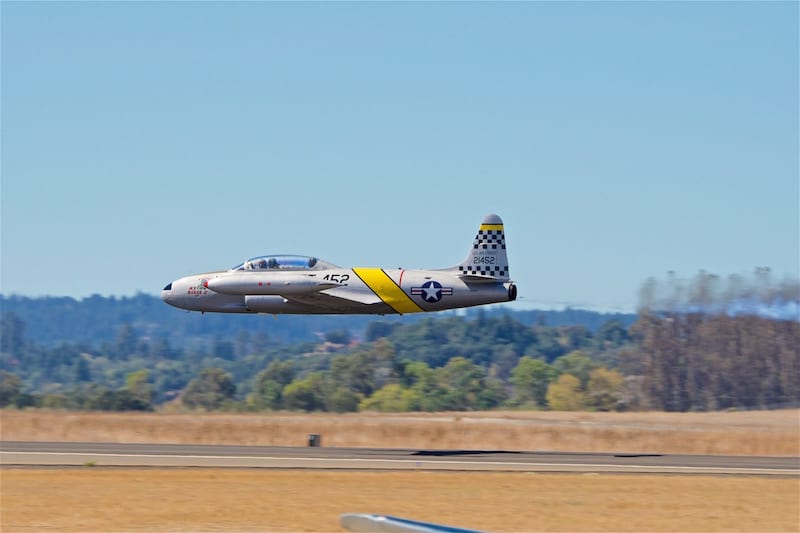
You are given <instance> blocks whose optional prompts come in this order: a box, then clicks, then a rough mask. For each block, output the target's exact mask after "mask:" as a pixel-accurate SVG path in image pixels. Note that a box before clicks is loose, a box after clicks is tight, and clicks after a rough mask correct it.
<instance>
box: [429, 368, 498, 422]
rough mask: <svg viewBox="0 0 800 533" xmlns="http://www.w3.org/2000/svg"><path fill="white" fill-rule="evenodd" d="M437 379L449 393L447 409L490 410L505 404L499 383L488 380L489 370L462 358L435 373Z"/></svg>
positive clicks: (446, 402) (447, 395) (446, 398)
mask: <svg viewBox="0 0 800 533" xmlns="http://www.w3.org/2000/svg"><path fill="white" fill-rule="evenodd" d="M436 377H437V380H438V381H439V384H440V385H441V386H442V387H443V388H444V389H445V390H446V395H445V405H446V407H445V408H447V409H452V410H455V411H463V410H470V409H491V408H492V407H497V406H498V405H500V404H502V403H503V401H505V399H506V397H507V396H506V393H505V390H504V388H503V387H502V384H501V383H499V381H498V380H496V379H492V378H489V377H488V376H487V375H486V370H484V369H483V368H481V367H480V366H478V365H476V364H474V363H472V362H470V361H468V360H466V359H464V358H463V357H454V358H452V359H450V361H449V362H448V363H447V365H445V366H444V367H442V368H440V369H438V370H437V371H436Z"/></svg>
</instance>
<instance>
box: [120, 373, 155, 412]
mask: <svg viewBox="0 0 800 533" xmlns="http://www.w3.org/2000/svg"><path fill="white" fill-rule="evenodd" d="M125 389H126V390H128V391H129V392H130V393H131V395H132V396H133V398H135V399H136V400H138V401H140V402H141V403H142V404H144V405H147V406H150V407H151V408H152V404H153V399H154V398H155V391H154V390H153V385H152V383H150V371H149V370H147V369H145V368H143V369H141V370H137V371H136V372H131V373H130V374H128V375H127V376H125Z"/></svg>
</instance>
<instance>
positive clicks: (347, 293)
mask: <svg viewBox="0 0 800 533" xmlns="http://www.w3.org/2000/svg"><path fill="white" fill-rule="evenodd" d="M321 292H322V293H323V294H327V295H328V296H333V297H334V298H342V299H344V300H350V301H352V302H358V303H360V304H367V305H371V304H378V303H381V302H382V301H383V300H381V298H380V296H378V295H377V294H375V293H374V292H372V291H369V292H367V291H355V290H353V289H351V288H349V287H341V286H340V287H334V288H332V289H325V290H323V291H321Z"/></svg>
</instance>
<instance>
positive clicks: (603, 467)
mask: <svg viewBox="0 0 800 533" xmlns="http://www.w3.org/2000/svg"><path fill="white" fill-rule="evenodd" d="M0 465H2V466H3V467H9V466H25V467H36V466H54V467H72V466H82V465H92V466H106V467H158V468H190V467H200V468H272V469H326V470H424V471H433V470H449V471H482V472H486V471H499V472H578V473H626V474H684V475H685V474H705V475H751V476H752V475H757V476H790V477H797V476H800V457H748V456H713V455H660V454H635V453H631V454H626V453H616V454H614V453H563V452H561V453H560V452H517V451H500V450H402V449H368V448H324V447H308V448H300V447H276V446H217V445H176V444H118V443H80V442H11V441H5V442H0Z"/></svg>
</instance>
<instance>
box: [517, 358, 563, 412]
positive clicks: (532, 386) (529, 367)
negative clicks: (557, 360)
mask: <svg viewBox="0 0 800 533" xmlns="http://www.w3.org/2000/svg"><path fill="white" fill-rule="evenodd" d="M557 375H558V372H557V371H556V370H555V369H554V368H553V367H552V366H550V365H548V364H547V363H545V362H544V361H540V360H539V359H533V358H531V357H528V356H525V357H523V358H521V359H520V360H519V363H518V364H517V366H516V367H514V369H513V370H512V371H511V383H512V384H513V385H514V397H513V403H514V404H515V405H526V404H533V405H535V406H536V407H539V408H545V407H547V387H548V386H549V385H550V383H551V382H552V381H553V380H554V379H555V378H556V376H557Z"/></svg>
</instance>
